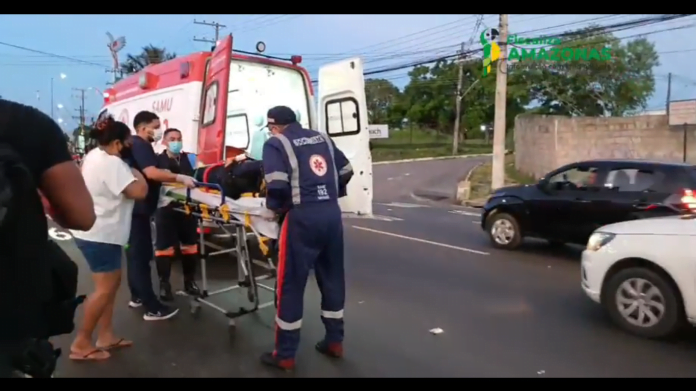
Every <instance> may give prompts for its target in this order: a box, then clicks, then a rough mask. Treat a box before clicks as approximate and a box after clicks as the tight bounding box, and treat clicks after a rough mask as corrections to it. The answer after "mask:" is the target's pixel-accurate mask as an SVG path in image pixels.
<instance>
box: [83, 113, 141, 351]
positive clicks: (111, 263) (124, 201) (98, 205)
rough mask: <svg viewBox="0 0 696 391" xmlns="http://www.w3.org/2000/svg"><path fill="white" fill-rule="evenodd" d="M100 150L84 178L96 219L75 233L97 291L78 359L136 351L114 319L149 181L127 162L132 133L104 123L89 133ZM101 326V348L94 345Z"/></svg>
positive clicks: (88, 164) (98, 342) (109, 120)
mask: <svg viewBox="0 0 696 391" xmlns="http://www.w3.org/2000/svg"><path fill="white" fill-rule="evenodd" d="M90 138H91V139H92V140H96V141H97V143H98V147H97V148H94V149H93V150H92V151H90V152H89V153H88V154H87V156H85V158H84V160H83V163H82V176H83V177H84V180H85V183H86V184H87V189H88V190H89V192H90V194H91V195H92V199H93V200H94V211H95V214H96V215H97V220H96V222H95V223H94V226H93V227H92V229H90V230H89V231H73V232H72V233H73V235H74V236H75V243H76V244H77V247H78V248H79V249H80V251H81V252H82V254H83V255H84V257H85V259H86V260H87V264H88V265H89V268H90V270H91V271H92V278H93V280H94V285H95V290H94V293H92V294H91V295H90V296H89V297H88V298H87V301H86V302H85V305H84V310H85V314H84V318H83V320H82V325H81V327H80V328H79V330H78V333H77V337H76V338H75V341H74V342H73V343H72V345H71V347H70V358H71V359H73V360H104V359H107V358H109V357H110V354H109V352H108V350H110V349H114V348H121V347H127V346H131V345H132V342H131V341H128V340H125V339H123V338H118V337H116V335H115V334H114V330H113V324H112V317H113V312H114V300H115V299H116V292H117V291H118V288H119V287H120V285H121V260H122V256H123V249H124V246H125V245H126V243H128V236H129V234H130V225H131V215H132V212H133V204H134V200H142V199H144V198H145V196H146V195H147V182H146V181H145V179H144V178H143V177H142V175H141V174H140V173H139V172H138V171H135V170H132V169H131V168H130V167H129V166H128V164H126V163H125V162H124V161H123V158H126V157H127V156H128V152H129V145H130V140H129V138H130V129H129V128H128V126H127V125H126V124H124V123H123V122H118V121H115V120H114V119H113V118H111V117H106V118H104V119H101V120H100V121H99V122H98V123H97V124H96V126H95V128H94V129H93V130H92V131H91V133H90ZM97 326H98V327H99V330H98V333H97V340H96V344H95V343H94V342H93V340H92V334H93V333H94V330H95V328H97Z"/></svg>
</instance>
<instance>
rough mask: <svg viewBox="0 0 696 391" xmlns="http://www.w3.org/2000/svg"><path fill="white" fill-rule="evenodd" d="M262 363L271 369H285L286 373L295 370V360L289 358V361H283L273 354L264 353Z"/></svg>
mask: <svg viewBox="0 0 696 391" xmlns="http://www.w3.org/2000/svg"><path fill="white" fill-rule="evenodd" d="M261 363H263V364H264V365H268V366H269V367H273V368H277V369H283V370H286V371H292V370H293V369H295V359H293V358H287V359H282V358H278V357H276V356H275V355H273V353H264V354H262V355H261Z"/></svg>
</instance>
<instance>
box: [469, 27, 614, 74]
mask: <svg viewBox="0 0 696 391" xmlns="http://www.w3.org/2000/svg"><path fill="white" fill-rule="evenodd" d="M498 37H499V33H498V30H497V29H487V30H485V31H484V32H482V33H481V45H483V76H484V77H485V76H487V75H489V74H490V73H491V65H492V64H493V63H495V62H496V61H497V60H498V59H499V58H500V46H498V43H497V41H496V40H497V39H498ZM562 42H563V41H562V39H561V38H559V37H539V38H525V37H522V36H519V35H516V34H513V35H510V36H509V37H508V39H507V44H508V46H509V47H510V52H509V54H508V57H507V59H508V61H509V65H508V67H515V66H520V64H522V62H525V61H527V63H526V64H525V65H526V66H529V65H527V64H529V61H535V62H537V63H538V64H542V63H543V64H544V65H545V66H546V67H554V66H558V67H559V68H560V67H562V66H561V64H560V63H562V62H567V61H609V60H611V48H610V47H604V48H601V49H598V48H587V47H565V48H563V47H558V46H560V45H561V44H562ZM524 46H528V47H524ZM531 46H542V47H531ZM551 46H557V47H551ZM549 62H551V64H549ZM532 66H533V65H532Z"/></svg>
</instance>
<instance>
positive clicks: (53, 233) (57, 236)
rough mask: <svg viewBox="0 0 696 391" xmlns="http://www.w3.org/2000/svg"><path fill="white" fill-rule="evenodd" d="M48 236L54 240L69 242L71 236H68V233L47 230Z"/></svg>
mask: <svg viewBox="0 0 696 391" xmlns="http://www.w3.org/2000/svg"><path fill="white" fill-rule="evenodd" d="M48 235H49V236H51V237H52V238H53V239H55V240H61V241H63V240H70V239H72V235H71V234H69V233H68V232H64V231H59V230H58V229H56V228H49V229H48Z"/></svg>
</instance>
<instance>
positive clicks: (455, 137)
mask: <svg viewBox="0 0 696 391" xmlns="http://www.w3.org/2000/svg"><path fill="white" fill-rule="evenodd" d="M482 22H483V15H478V17H477V18H476V25H475V26H474V29H473V30H472V33H471V38H469V42H467V43H464V42H462V46H461V49H460V50H459V56H458V57H457V58H458V59H459V77H458V78H457V93H456V95H455V97H454V99H455V103H454V104H455V112H456V116H455V117H454V130H453V131H452V155H456V154H457V153H458V152H459V134H460V131H459V127H460V124H459V123H460V118H461V112H462V99H464V96H465V95H466V94H467V93H468V92H469V91H470V90H471V88H472V87H473V86H474V84H476V82H477V81H478V80H477V81H475V82H473V83H472V84H471V85H470V86H469V88H468V89H467V90H466V92H464V93H462V84H463V83H464V59H465V58H466V55H465V54H464V51H465V49H466V48H467V47H471V45H472V44H473V43H474V38H476V33H478V30H479V27H481V23H482Z"/></svg>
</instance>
